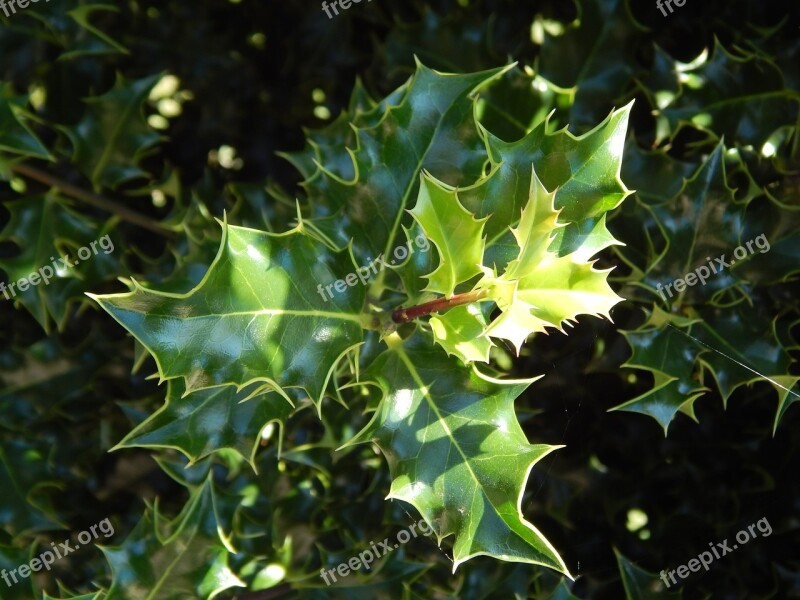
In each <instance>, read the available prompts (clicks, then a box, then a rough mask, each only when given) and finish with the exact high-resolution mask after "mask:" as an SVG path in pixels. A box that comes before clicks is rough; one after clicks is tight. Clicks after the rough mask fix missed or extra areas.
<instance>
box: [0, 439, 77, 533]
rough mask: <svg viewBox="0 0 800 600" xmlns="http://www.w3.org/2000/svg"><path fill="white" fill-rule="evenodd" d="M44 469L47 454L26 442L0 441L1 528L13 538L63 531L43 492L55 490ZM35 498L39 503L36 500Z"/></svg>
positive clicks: (48, 471)
mask: <svg viewBox="0 0 800 600" xmlns="http://www.w3.org/2000/svg"><path fill="white" fill-rule="evenodd" d="M51 479H54V477H53V476H52V474H51V473H50V469H49V468H48V465H47V457H46V450H45V449H44V448H39V447H37V446H34V445H30V444H27V443H25V442H6V441H4V440H0V489H2V490H3V502H2V504H0V527H2V528H3V529H4V530H6V531H7V532H8V533H10V534H11V535H12V536H13V537H15V538H17V537H19V536H22V535H25V534H28V533H38V532H41V531H47V530H51V529H66V527H65V526H64V525H62V524H61V523H59V522H58V520H57V519H56V517H55V515H54V514H53V510H52V507H51V506H50V501H49V499H48V498H47V496H45V495H44V494H43V493H42V491H43V490H44V489H46V488H48V487H57V486H56V483H54V482H52V483H51V482H49V480H51ZM37 498H38V499H37Z"/></svg>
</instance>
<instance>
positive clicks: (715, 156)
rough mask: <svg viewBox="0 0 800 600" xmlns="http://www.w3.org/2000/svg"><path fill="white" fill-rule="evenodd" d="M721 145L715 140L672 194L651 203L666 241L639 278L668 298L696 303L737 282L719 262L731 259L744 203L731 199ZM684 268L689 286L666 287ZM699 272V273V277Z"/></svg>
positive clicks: (743, 210)
mask: <svg viewBox="0 0 800 600" xmlns="http://www.w3.org/2000/svg"><path fill="white" fill-rule="evenodd" d="M723 151H724V146H723V144H722V143H720V144H718V145H717V147H716V148H715V149H714V151H713V152H712V153H711V155H710V156H709V157H708V159H707V160H705V161H704V162H703V163H702V164H701V165H700V167H698V169H697V171H696V172H695V173H694V175H693V176H692V178H691V179H689V180H688V181H686V183H685V184H684V186H683V188H682V189H681V191H680V192H679V193H678V195H677V196H675V197H674V198H673V199H672V200H670V201H668V202H665V203H662V204H659V205H656V206H654V207H652V211H653V214H654V215H655V217H656V221H657V223H658V226H659V228H660V230H661V232H662V234H663V236H664V238H665V239H666V241H667V244H666V247H665V248H664V251H663V252H662V253H661V254H660V255H659V256H657V257H655V259H654V260H652V261H651V262H650V268H649V269H648V270H647V272H646V273H645V274H644V278H643V282H644V283H645V284H646V285H647V286H648V287H650V288H651V289H654V290H659V291H660V290H661V288H664V289H663V291H660V292H659V293H660V294H661V296H662V298H663V299H664V300H665V301H666V302H668V303H670V304H672V303H674V302H678V301H680V302H683V303H686V302H688V303H699V302H702V301H705V299H708V298H710V297H711V295H712V294H714V293H716V292H718V291H720V290H723V289H726V288H728V287H731V286H734V285H736V283H737V282H738V278H737V277H736V276H735V275H734V274H733V273H732V272H731V271H730V270H729V269H726V268H725V265H727V264H736V259H734V258H732V256H731V253H732V252H733V251H734V249H735V248H736V247H737V246H738V245H739V240H740V237H741V234H742V231H743V228H744V224H743V223H744V212H745V207H744V206H743V205H740V204H736V203H734V201H733V199H734V197H733V190H732V189H731V188H729V187H728V184H727V178H726V174H725V163H724V161H723ZM717 259H721V260H722V263H720V262H719V261H718V260H717ZM723 263H724V264H723ZM701 268H702V269H704V271H701ZM693 271H697V273H696V274H695V273H692V272H693ZM690 273H692V275H693V281H694V282H695V283H694V284H693V285H692V286H689V285H688V284H687V285H686V286H683V288H684V289H683V290H678V289H677V286H678V285H679V284H677V283H676V284H675V285H674V287H671V286H673V282H676V281H677V280H678V279H681V280H683V278H684V277H686V278H687V279H689V278H688V277H687V276H688V274H690ZM700 274H704V277H703V278H702V279H701V278H700V277H699V275H700ZM703 280H705V281H703ZM698 283H699V284H700V285H697V284H698ZM667 298H669V299H667Z"/></svg>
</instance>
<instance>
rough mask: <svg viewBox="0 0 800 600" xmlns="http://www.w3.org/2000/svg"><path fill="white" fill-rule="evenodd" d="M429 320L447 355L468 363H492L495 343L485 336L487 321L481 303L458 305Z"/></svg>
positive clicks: (434, 335) (436, 338) (434, 334)
mask: <svg viewBox="0 0 800 600" xmlns="http://www.w3.org/2000/svg"><path fill="white" fill-rule="evenodd" d="M429 322H430V326H431V331H432V333H433V337H434V339H435V340H436V341H437V342H438V344H439V345H440V346H441V347H442V348H444V349H445V350H446V351H447V353H448V354H450V355H453V356H457V357H458V358H460V359H461V360H462V361H464V362H465V363H470V362H489V351H490V350H491V349H492V346H494V343H493V342H492V341H491V340H490V339H489V338H488V337H487V336H485V335H483V332H484V331H485V330H486V326H487V324H488V323H487V321H486V317H485V316H484V314H483V313H482V312H481V310H480V307H479V306H478V305H476V304H469V305H466V306H456V307H455V308H451V309H450V310H448V311H447V312H446V313H444V314H443V315H439V316H436V317H431V320H430V321H429Z"/></svg>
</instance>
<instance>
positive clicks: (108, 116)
mask: <svg viewBox="0 0 800 600" xmlns="http://www.w3.org/2000/svg"><path fill="white" fill-rule="evenodd" d="M160 78H161V76H160V75H152V76H150V77H144V78H142V79H137V80H133V81H128V80H126V79H125V78H124V77H122V76H118V77H117V81H116V83H115V84H114V87H113V88H112V89H110V90H109V91H108V92H106V93H105V94H103V95H102V96H95V97H91V98H87V99H86V104H87V106H86V109H85V111H84V116H83V118H82V119H81V120H80V121H79V122H78V123H76V124H75V125H72V126H70V127H62V128H61V129H62V130H63V131H64V133H66V135H67V136H68V137H69V139H70V141H71V142H72V148H73V155H72V161H73V162H74V164H75V165H76V166H77V167H78V168H79V169H80V171H81V173H83V174H84V175H85V176H86V177H88V178H89V180H90V181H91V182H92V184H93V185H94V187H95V189H98V188H101V187H110V188H115V187H117V186H119V185H121V184H123V183H126V182H128V181H130V180H131V179H135V178H137V177H145V176H147V173H146V172H145V171H144V170H143V169H142V168H141V167H140V166H139V163H140V162H141V160H142V159H143V158H144V157H145V155H146V154H147V153H148V152H149V151H150V150H151V149H152V147H153V145H155V144H156V143H157V142H158V141H159V140H160V139H161V137H160V135H159V134H157V133H156V132H155V131H153V130H152V129H151V128H150V126H149V125H148V124H147V121H146V120H145V118H144V114H143V110H142V105H143V104H144V102H145V101H146V100H147V96H148V94H149V93H150V90H151V89H152V88H153V86H155V84H156V83H158V81H159V79H160Z"/></svg>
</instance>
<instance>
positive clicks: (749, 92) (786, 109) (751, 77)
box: [658, 40, 800, 149]
mask: <svg viewBox="0 0 800 600" xmlns="http://www.w3.org/2000/svg"><path fill="white" fill-rule="evenodd" d="M739 53H740V55H739V56H735V55H734V54H731V53H730V52H728V51H727V50H726V49H725V48H724V47H723V46H722V44H720V42H719V41H718V40H717V41H716V42H715V45H714V50H713V54H712V56H711V57H710V58H708V59H706V58H707V57H706V55H705V53H704V54H703V55H701V56H700V57H698V59H696V60H695V61H693V62H692V63H691V64H689V65H678V69H679V71H680V72H681V76H680V81H681V82H682V85H681V92H680V93H679V94H678V95H677V96H676V97H675V99H674V100H673V101H672V102H671V103H670V104H669V105H668V106H667V107H666V108H665V109H664V110H663V111H662V114H663V118H664V119H666V120H667V122H668V123H669V128H670V130H672V131H674V130H676V129H677V127H678V125H679V124H680V123H691V124H692V125H694V126H695V127H698V128H701V129H705V130H707V131H709V132H712V133H713V134H714V135H715V136H717V137H718V138H721V137H723V136H724V137H725V138H727V139H728V143H729V144H730V145H732V146H733V145H742V146H744V145H748V144H751V145H754V146H755V147H756V148H758V149H761V147H762V146H763V145H764V143H765V142H766V141H767V139H768V138H769V137H770V136H771V135H772V134H773V133H774V132H775V131H776V130H777V129H778V128H779V127H781V126H782V125H794V124H795V123H796V120H797V115H798V104H799V103H800V93H798V92H797V91H792V90H788V89H786V87H785V84H784V81H783V77H782V75H781V71H780V69H778V67H777V66H775V64H774V63H772V62H771V61H769V60H767V59H766V58H765V57H763V56H756V55H754V54H750V53H748V52H745V51H743V50H741V49H739ZM658 141H660V140H658Z"/></svg>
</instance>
